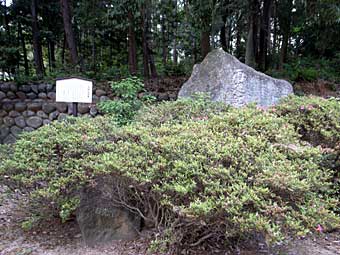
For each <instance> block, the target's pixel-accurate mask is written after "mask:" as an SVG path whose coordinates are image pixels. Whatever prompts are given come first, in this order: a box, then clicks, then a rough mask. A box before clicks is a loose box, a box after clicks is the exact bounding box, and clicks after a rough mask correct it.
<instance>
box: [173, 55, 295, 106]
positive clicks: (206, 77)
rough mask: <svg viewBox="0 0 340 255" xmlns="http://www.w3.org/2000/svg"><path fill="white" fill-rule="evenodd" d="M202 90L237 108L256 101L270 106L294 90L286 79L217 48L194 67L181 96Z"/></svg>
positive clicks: (214, 99)
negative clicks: (246, 63) (261, 70)
mask: <svg viewBox="0 0 340 255" xmlns="http://www.w3.org/2000/svg"><path fill="white" fill-rule="evenodd" d="M199 92H201V93H208V94H209V95H210V97H211V99H212V100H213V101H219V102H225V103H227V104H230V105H233V106H236V107H240V106H243V105H246V104H249V103H253V102H255V103H257V105H259V106H264V107H266V106H272V105H275V104H277V103H278V101H279V100H280V98H282V97H285V96H288V95H289V94H291V93H293V87H292V85H291V84H290V83H289V82H287V81H285V80H278V79H274V78H272V77H270V76H268V75H266V74H263V73H260V72H258V71H256V70H254V69H253V68H251V67H249V66H247V65H245V64H243V63H241V62H240V61H239V60H238V59H236V58H235V57H233V56H231V55H230V54H228V53H226V52H224V51H223V50H214V51H212V52H210V53H209V54H208V55H207V57H206V58H205V59H204V60H203V62H202V63H201V64H197V65H195V66H194V70H193V72H192V75H191V77H190V79H189V80H188V81H187V82H186V83H185V84H184V85H183V87H182V88H181V90H180V92H179V95H178V96H179V97H190V96H192V95H193V94H195V93H199Z"/></svg>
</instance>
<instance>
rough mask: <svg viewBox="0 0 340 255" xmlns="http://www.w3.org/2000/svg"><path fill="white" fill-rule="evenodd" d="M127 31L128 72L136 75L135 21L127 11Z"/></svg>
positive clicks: (129, 11)
mask: <svg viewBox="0 0 340 255" xmlns="http://www.w3.org/2000/svg"><path fill="white" fill-rule="evenodd" d="M128 20H129V29H128V30H129V31H128V47H129V48H128V54H129V72H130V74H131V75H136V74H137V46H136V34H135V21H134V15H133V11H132V10H131V9H129V10H128Z"/></svg>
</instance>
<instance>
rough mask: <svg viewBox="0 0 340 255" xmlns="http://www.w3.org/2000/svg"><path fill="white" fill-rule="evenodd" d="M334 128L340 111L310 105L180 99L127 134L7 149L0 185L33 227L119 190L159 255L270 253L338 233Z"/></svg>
mask: <svg viewBox="0 0 340 255" xmlns="http://www.w3.org/2000/svg"><path fill="white" fill-rule="evenodd" d="M339 120H340V103H339V101H337V100H336V99H328V100H326V99H321V98H313V97H310V98H307V97H289V98H287V99H285V100H283V102H282V103H281V104H280V105H278V106H277V107H273V108H268V109H259V108H257V107H256V106H255V105H251V106H248V107H245V108H241V109H235V108H232V107H229V106H226V105H223V104H218V103H212V102H209V101H207V100H206V99H205V98H204V97H198V98H196V100H192V99H182V100H178V101H176V102H163V103H160V104H158V105H149V106H145V107H143V108H142V109H141V110H140V111H139V112H138V113H137V115H136V116H135V118H134V120H133V121H132V122H131V123H130V124H128V125H125V126H118V125H117V121H116V119H115V118H114V117H112V116H104V117H99V118H96V119H85V118H84V119H75V118H69V119H67V120H66V121H62V122H55V123H53V124H51V125H49V126H44V127H42V128H41V129H39V130H37V131H34V132H32V133H27V134H23V135H22V137H21V139H20V140H18V142H17V143H16V144H15V145H14V146H13V148H12V149H11V150H12V151H11V152H10V153H9V149H8V148H7V147H3V146H1V147H0V148H1V149H0V152H1V153H0V159H1V162H2V164H1V166H0V178H1V182H3V183H5V184H6V185H8V186H9V187H12V188H19V189H21V190H23V191H25V192H27V193H29V195H30V199H31V203H30V205H31V206H30V208H28V209H29V210H30V213H31V214H32V217H33V218H34V219H36V218H44V217H50V216H51V215H54V216H58V217H61V218H62V219H63V220H67V219H69V218H70V217H72V215H73V213H74V211H75V209H76V208H77V206H78V203H79V191H80V189H81V188H82V187H84V186H86V185H91V186H95V185H96V181H97V180H99V179H102V178H114V180H116V185H117V187H119V188H120V189H121V188H124V192H122V193H119V192H118V193H117V198H116V201H115V202H116V203H117V205H119V206H123V207H124V206H128V207H129V208H130V209H131V208H132V210H135V211H136V212H138V213H139V214H140V215H141V217H142V218H143V219H144V221H147V222H148V224H147V225H148V226H153V228H154V229H155V232H156V233H157V234H158V235H157V239H155V240H154V242H153V245H152V246H153V248H154V249H156V250H173V251H180V250H185V249H189V248H190V249H194V248H195V247H197V246H199V247H203V248H204V247H206V248H208V247H209V249H210V250H211V249H212V248H214V249H216V250H218V249H223V247H225V246H226V245H227V244H231V243H233V242H234V241H235V240H240V239H244V240H246V239H247V238H251V237H252V236H254V234H255V235H260V236H262V237H263V238H265V240H266V241H267V242H275V241H279V240H282V239H284V238H285V237H287V236H288V235H299V236H303V235H306V234H308V233H310V232H313V231H315V228H316V227H317V226H318V225H320V226H322V228H323V229H324V230H325V231H331V230H333V229H336V228H339V227H340V217H339V210H338V208H339V194H340V190H339V173H340V160H339V154H340V153H339V151H340V123H339ZM5 154H6V156H4V155H5ZM118 190H119V189H118ZM26 225H27V224H26Z"/></svg>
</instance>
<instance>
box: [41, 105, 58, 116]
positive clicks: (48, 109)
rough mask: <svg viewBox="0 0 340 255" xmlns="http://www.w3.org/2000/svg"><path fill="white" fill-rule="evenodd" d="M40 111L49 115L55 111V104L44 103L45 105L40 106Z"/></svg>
mask: <svg viewBox="0 0 340 255" xmlns="http://www.w3.org/2000/svg"><path fill="white" fill-rule="evenodd" d="M42 110H43V111H44V112H45V113H47V114H49V113H51V112H53V111H55V110H56V105H55V103H45V104H43V105H42Z"/></svg>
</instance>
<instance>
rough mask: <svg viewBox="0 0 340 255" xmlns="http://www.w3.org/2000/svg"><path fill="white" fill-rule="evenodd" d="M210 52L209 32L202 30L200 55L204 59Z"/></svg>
mask: <svg viewBox="0 0 340 255" xmlns="http://www.w3.org/2000/svg"><path fill="white" fill-rule="evenodd" d="M209 52H210V31H208V30H203V31H202V32H201V54H202V58H203V59H204V58H205V57H206V56H207V55H208V53H209Z"/></svg>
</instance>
